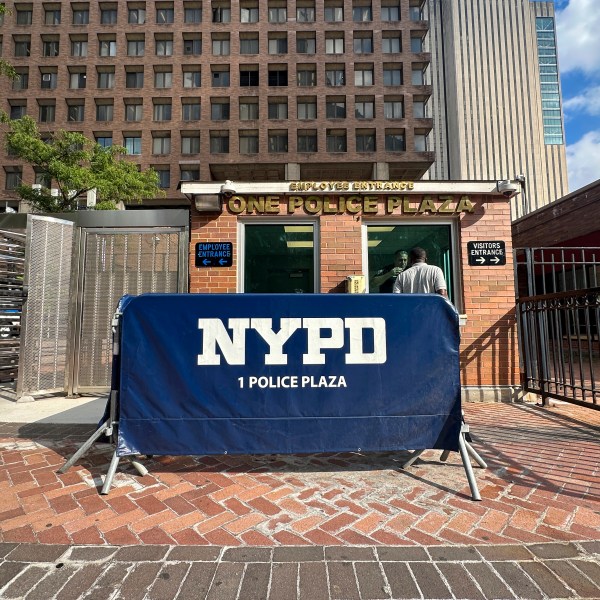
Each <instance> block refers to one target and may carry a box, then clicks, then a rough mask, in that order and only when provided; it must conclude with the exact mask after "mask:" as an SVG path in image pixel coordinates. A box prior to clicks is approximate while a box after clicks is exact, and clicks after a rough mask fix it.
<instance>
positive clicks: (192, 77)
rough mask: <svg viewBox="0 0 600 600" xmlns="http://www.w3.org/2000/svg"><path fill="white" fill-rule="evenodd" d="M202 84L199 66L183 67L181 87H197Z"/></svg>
mask: <svg viewBox="0 0 600 600" xmlns="http://www.w3.org/2000/svg"><path fill="white" fill-rule="evenodd" d="M201 84H202V73H201V72H200V67H184V70H183V87H184V88H199V87H200V86H201Z"/></svg>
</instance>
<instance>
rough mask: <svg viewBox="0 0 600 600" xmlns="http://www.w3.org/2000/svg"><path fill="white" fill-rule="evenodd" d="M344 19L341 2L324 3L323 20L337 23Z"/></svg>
mask: <svg viewBox="0 0 600 600" xmlns="http://www.w3.org/2000/svg"><path fill="white" fill-rule="evenodd" d="M343 20H344V7H343V4H342V2H339V5H336V6H334V5H329V4H326V5H325V22H326V23H339V22H341V21H343Z"/></svg>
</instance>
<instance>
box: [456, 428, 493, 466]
mask: <svg viewBox="0 0 600 600" xmlns="http://www.w3.org/2000/svg"><path fill="white" fill-rule="evenodd" d="M461 435H462V434H461ZM465 447H466V449H467V452H468V453H469V455H470V456H472V457H473V460H474V461H475V462H476V463H477V464H478V465H479V466H480V467H481V468H482V469H487V463H486V462H485V460H483V458H481V456H479V454H477V452H476V451H475V449H474V448H473V446H471V444H469V442H467V440H465Z"/></svg>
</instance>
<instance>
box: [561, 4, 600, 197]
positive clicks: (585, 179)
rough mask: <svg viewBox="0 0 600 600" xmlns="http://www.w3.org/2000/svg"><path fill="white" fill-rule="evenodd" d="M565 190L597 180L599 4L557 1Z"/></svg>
mask: <svg viewBox="0 0 600 600" xmlns="http://www.w3.org/2000/svg"><path fill="white" fill-rule="evenodd" d="M554 4H555V9H556V35H557V44H558V56H559V69H560V73H561V84H562V96H563V111H564V116H565V130H566V141H567V162H568V168H569V189H570V191H575V190H577V189H579V188H580V187H583V186H584V185H587V184H588V183H591V182H592V181H596V180H597V179H600V0H555V3H554Z"/></svg>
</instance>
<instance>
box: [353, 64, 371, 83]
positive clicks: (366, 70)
mask: <svg viewBox="0 0 600 600" xmlns="http://www.w3.org/2000/svg"><path fill="white" fill-rule="evenodd" d="M354 85H356V86H359V87H362V86H368V85H373V65H366V66H360V65H358V66H355V67H354Z"/></svg>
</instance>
